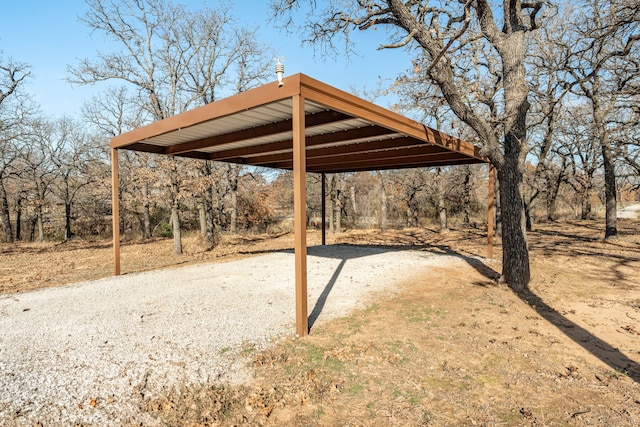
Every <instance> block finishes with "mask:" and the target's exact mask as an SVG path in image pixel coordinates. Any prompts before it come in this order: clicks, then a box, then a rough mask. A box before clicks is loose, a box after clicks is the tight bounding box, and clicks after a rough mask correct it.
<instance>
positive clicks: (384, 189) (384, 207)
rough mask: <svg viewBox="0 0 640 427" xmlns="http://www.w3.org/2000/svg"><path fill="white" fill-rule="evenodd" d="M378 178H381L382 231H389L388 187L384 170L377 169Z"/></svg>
mask: <svg viewBox="0 0 640 427" xmlns="http://www.w3.org/2000/svg"><path fill="white" fill-rule="evenodd" d="M376 174H377V175H378V179H379V180H380V231H381V232H383V233H384V232H385V231H387V209H388V208H387V205H388V202H387V187H386V186H385V185H384V178H383V177H382V172H380V171H376Z"/></svg>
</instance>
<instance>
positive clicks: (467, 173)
mask: <svg viewBox="0 0 640 427" xmlns="http://www.w3.org/2000/svg"><path fill="white" fill-rule="evenodd" d="M462 194H463V196H462V197H463V201H464V208H463V213H464V217H463V220H462V223H463V224H464V225H469V224H470V223H471V219H470V218H469V215H470V212H471V168H470V167H469V166H464V181H463V193H462Z"/></svg>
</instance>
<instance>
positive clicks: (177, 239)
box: [171, 159, 182, 255]
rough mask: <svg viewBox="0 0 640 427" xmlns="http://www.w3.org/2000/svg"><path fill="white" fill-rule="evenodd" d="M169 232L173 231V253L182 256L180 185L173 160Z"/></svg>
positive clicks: (176, 167) (176, 166)
mask: <svg viewBox="0 0 640 427" xmlns="http://www.w3.org/2000/svg"><path fill="white" fill-rule="evenodd" d="M171 167H172V171H171V172H172V173H171V199H172V200H171V230H172V231H173V253H174V255H182V234H181V230H180V202H179V199H178V195H179V193H180V183H179V182H178V170H177V169H178V165H177V164H176V160H175V159H173V161H172V163H171Z"/></svg>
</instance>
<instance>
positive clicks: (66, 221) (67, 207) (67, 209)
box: [64, 201, 73, 241]
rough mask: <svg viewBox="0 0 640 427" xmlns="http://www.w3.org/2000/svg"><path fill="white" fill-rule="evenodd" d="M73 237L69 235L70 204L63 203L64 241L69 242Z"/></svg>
mask: <svg viewBox="0 0 640 427" xmlns="http://www.w3.org/2000/svg"><path fill="white" fill-rule="evenodd" d="M71 237H73V235H72V233H71V202H69V201H66V202H64V240H65V241H67V240H70V239H71Z"/></svg>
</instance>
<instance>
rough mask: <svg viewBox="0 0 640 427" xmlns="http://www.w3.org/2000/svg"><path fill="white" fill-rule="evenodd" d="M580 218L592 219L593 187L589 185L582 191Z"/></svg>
mask: <svg viewBox="0 0 640 427" xmlns="http://www.w3.org/2000/svg"><path fill="white" fill-rule="evenodd" d="M581 205H582V206H581V212H580V219H582V220H586V219H591V188H590V187H587V188H585V189H584V192H583V193H582V204H581Z"/></svg>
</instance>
